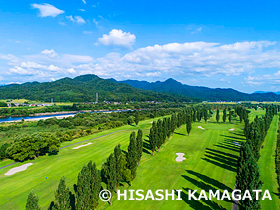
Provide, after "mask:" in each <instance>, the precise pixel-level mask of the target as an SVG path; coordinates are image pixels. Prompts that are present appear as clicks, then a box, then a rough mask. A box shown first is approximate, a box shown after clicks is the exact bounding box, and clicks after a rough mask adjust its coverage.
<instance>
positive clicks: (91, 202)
mask: <svg viewBox="0 0 280 210" xmlns="http://www.w3.org/2000/svg"><path fill="white" fill-rule="evenodd" d="M142 136H143V133H142V130H138V133H137V137H136V135H135V132H132V133H131V135H130V143H129V146H128V151H127V153H126V154H124V153H123V152H122V150H121V145H120V144H119V145H117V146H116V147H115V149H114V152H113V153H112V154H111V155H110V156H109V157H108V158H107V160H106V162H105V163H104V164H103V165H102V169H101V171H99V170H98V169H97V168H96V164H95V163H92V161H90V162H89V163H88V164H87V165H84V166H83V168H82V170H81V171H80V173H79V175H78V180H77V184H75V187H74V189H75V193H72V192H71V191H70V190H69V188H68V187H67V186H66V184H65V177H62V178H61V179H60V182H59V185H58V188H57V190H56V191H55V193H54V194H55V201H52V202H51V204H50V207H49V209H53V210H54V209H80V210H83V209H84V210H86V209H96V208H97V206H98V203H99V193H100V191H101V190H102V185H101V183H102V182H104V183H105V184H106V186H107V190H109V191H110V192H111V194H112V196H111V199H110V205H112V197H113V194H114V192H115V191H116V190H117V189H118V187H119V185H120V183H121V182H127V183H129V184H130V185H132V180H133V179H134V178H135V177H136V170H137V167H138V165H139V162H140V160H141V157H142V150H143V140H142ZM38 202H39V198H38V197H37V196H36V195H35V194H34V192H33V191H31V192H30V193H29V196H28V199H27V203H26V210H39V209H40V207H39V204H38Z"/></svg>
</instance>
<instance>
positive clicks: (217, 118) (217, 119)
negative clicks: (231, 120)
mask: <svg viewBox="0 0 280 210" xmlns="http://www.w3.org/2000/svg"><path fill="white" fill-rule="evenodd" d="M219 112H220V111H219V109H217V113H216V121H217V122H219V120H220V113H219Z"/></svg>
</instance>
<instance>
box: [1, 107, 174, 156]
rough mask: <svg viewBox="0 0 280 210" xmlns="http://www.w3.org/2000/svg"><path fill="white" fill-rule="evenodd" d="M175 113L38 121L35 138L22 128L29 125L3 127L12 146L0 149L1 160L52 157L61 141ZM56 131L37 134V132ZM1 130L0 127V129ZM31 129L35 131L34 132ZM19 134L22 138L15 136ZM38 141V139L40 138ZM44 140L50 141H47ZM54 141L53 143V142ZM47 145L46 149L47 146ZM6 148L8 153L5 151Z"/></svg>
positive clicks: (92, 115)
mask: <svg viewBox="0 0 280 210" xmlns="http://www.w3.org/2000/svg"><path fill="white" fill-rule="evenodd" d="M176 110H177V109H160V110H142V111H139V112H138V111H129V112H116V113H78V114H77V115H75V116H74V117H68V118H65V119H57V118H50V119H46V120H40V121H38V122H37V124H36V125H34V123H31V124H30V126H33V127H34V126H35V128H36V130H37V132H36V133H34V134H29V133H27V132H26V133H25V130H24V129H25V127H24V125H29V124H28V123H18V124H13V125H10V126H5V127H4V126H3V127H2V128H3V130H6V131H7V130H9V129H12V130H13V131H14V132H13V135H14V136H13V137H12V138H13V142H12V143H11V145H8V144H6V143H4V144H2V146H0V157H1V159H4V158H7V157H8V158H11V159H13V160H17V161H23V160H26V159H32V158H36V157H37V156H39V155H44V154H54V153H57V152H59V146H60V144H61V143H62V142H64V141H72V140H73V139H75V138H79V137H83V136H87V135H90V134H93V133H96V132H98V131H101V130H105V129H111V128H116V127H120V126H122V125H126V124H132V123H134V122H135V120H136V119H137V123H138V121H139V120H144V119H148V118H154V117H156V116H164V115H168V114H170V113H173V112H175V111H176ZM49 127H53V128H54V129H52V130H58V129H56V128H60V129H59V131H55V132H52V134H51V135H50V132H40V130H48V128H49ZM0 128H1V127H0ZM33 129H34V128H33ZM19 133H21V135H18V134H19ZM39 137H40V138H39ZM47 138H50V139H49V140H48V139H47ZM54 139H55V140H54ZM46 145H47V146H46ZM7 148H8V149H7Z"/></svg>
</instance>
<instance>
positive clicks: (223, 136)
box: [0, 111, 274, 210]
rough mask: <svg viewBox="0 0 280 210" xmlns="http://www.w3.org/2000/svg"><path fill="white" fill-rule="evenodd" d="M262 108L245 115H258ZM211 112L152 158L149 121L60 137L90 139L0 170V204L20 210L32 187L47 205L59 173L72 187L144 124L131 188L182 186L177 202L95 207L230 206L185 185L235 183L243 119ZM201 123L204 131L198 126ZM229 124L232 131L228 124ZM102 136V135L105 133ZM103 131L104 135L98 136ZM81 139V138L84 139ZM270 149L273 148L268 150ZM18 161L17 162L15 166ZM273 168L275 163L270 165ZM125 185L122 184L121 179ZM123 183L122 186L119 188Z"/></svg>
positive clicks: (124, 146)
mask: <svg viewBox="0 0 280 210" xmlns="http://www.w3.org/2000/svg"><path fill="white" fill-rule="evenodd" d="M261 113H262V112H261V111H259V112H257V113H254V111H253V112H252V113H251V114H250V115H256V114H258V115H261ZM214 118H215V114H214V115H213V117H212V119H211V120H210V122H207V123H204V122H201V123H194V124H193V125H192V127H193V129H192V131H191V134H190V136H187V135H186V128H185V126H182V127H181V128H180V129H177V130H176V132H175V133H174V135H173V137H171V139H170V140H169V141H168V142H167V143H166V144H165V146H164V147H163V148H161V150H160V152H159V153H157V154H156V155H155V156H154V157H152V156H151V154H150V151H149V149H148V148H147V143H148V142H147V136H146V135H147V134H148V133H149V128H150V126H151V123H150V122H151V121H152V120H147V121H143V122H140V123H139V126H138V127H134V126H123V127H120V128H117V129H112V130H107V131H104V132H101V133H98V134H94V135H91V136H87V137H83V138H80V139H76V140H74V141H72V142H65V143H63V145H62V146H66V145H69V144H72V143H74V142H80V141H82V140H87V139H92V138H96V137H100V138H97V139H94V140H91V142H92V143H93V144H91V145H90V146H87V147H83V148H80V149H78V150H73V149H72V148H73V147H75V146H77V145H75V146H70V147H67V148H65V149H62V150H61V151H60V152H59V154H58V155H57V156H44V157H39V158H38V159H37V160H32V161H28V162H32V163H34V164H33V165H32V166H30V167H29V168H28V169H27V170H26V171H24V172H19V173H17V174H15V175H12V176H5V175H4V174H5V173H6V172H7V171H8V170H9V169H11V168H12V167H14V166H11V167H9V168H5V169H2V170H0V183H1V186H0V191H1V194H0V206H1V208H2V209H7V210H9V209H24V206H25V203H26V199H27V196H28V193H29V192H30V191H31V190H32V189H33V190H34V192H35V193H36V194H38V196H39V198H40V205H41V206H42V209H47V208H48V206H49V204H50V202H51V201H52V200H53V199H54V191H55V189H56V188H57V185H58V182H59V179H60V177H61V176H65V177H66V179H67V184H68V186H70V189H71V190H72V191H73V184H75V183H76V181H77V176H78V173H79V171H80V170H81V168H82V166H83V165H84V164H86V163H87V162H88V161H89V160H93V161H94V162H96V164H97V166H98V168H101V165H102V163H103V162H104V161H105V160H106V158H107V157H108V156H109V154H110V153H111V152H113V148H114V147H115V146H116V145H117V144H118V143H120V144H121V145H122V149H123V150H127V146H128V143H129V135H130V133H131V131H132V130H136V129H138V128H141V129H143V131H144V134H145V143H144V148H145V149H144V153H143V158H142V160H141V163H140V166H139V168H138V171H137V174H138V175H137V177H136V179H135V180H134V181H133V187H130V189H143V190H148V189H152V190H156V189H168V190H172V189H182V190H183V193H182V195H183V196H182V197H183V200H182V201H171V200H169V201H160V202H159V201H151V200H148V201H123V200H122V201H118V200H117V199H116V196H115V197H114V200H113V206H112V207H110V206H109V205H108V203H104V202H101V201H100V204H99V207H98V209H118V210H119V209H120V210H122V209H140V210H141V209H143V210H146V209H154V210H157V209H199V210H200V209H215V210H220V209H231V208H232V202H230V201H215V200H212V201H207V200H201V201H195V200H190V201H189V200H188V199H187V191H188V189H191V190H197V191H198V192H200V191H201V190H202V189H204V190H206V191H208V190H209V189H213V190H217V189H220V190H222V191H223V190H225V189H227V190H229V191H231V190H232V189H233V187H234V185H235V176H236V174H235V170H236V163H237V158H238V155H239V152H238V150H239V147H237V146H236V145H235V144H234V143H233V142H242V141H244V136H243V135H242V129H241V128H242V127H243V126H244V125H243V124H240V123H238V122H236V121H233V123H231V124H230V123H225V124H224V123H216V122H215V121H214ZM198 126H202V127H203V128H205V130H202V129H200V128H198ZM231 128H234V129H235V130H234V131H229V129H231ZM106 134H108V135H107V136H103V135H106ZM102 136H103V137H102ZM83 144H85V143H83ZM177 152H183V153H185V157H186V158H187V159H186V160H184V161H183V162H176V161H175V158H176V153H177ZM273 154H274V153H273ZM19 165H21V164H18V165H16V166H19ZM271 171H273V172H274V168H272V169H271ZM124 187H127V184H125V186H124ZM124 187H122V188H121V189H124Z"/></svg>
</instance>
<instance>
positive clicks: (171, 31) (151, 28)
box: [0, 0, 280, 92]
mask: <svg viewBox="0 0 280 210" xmlns="http://www.w3.org/2000/svg"><path fill="white" fill-rule="evenodd" d="M279 6H280V2H279V1H266V2H264V1H256V0H255V1H251V0H250V1H239V0H237V1H215V0H212V1H202V0H200V1H176V0H173V1H163V0H162V1H146V0H142V1H123V0H119V1H113V0H100V1H98V0H97V1H96V0H84V1H83V0H71V1H69V0H68V1H66V0H60V1H54V0H47V1H46V0H44V1H40V0H38V1H36V0H35V1H29V0H24V1H22V0H10V1H1V2H0V20H1V21H0V84H9V83H15V82H16V83H23V82H28V81H52V80H56V79H60V78H63V77H66V76H67V77H71V78H73V77H75V76H78V75H81V74H89V73H92V74H96V75H98V76H100V77H102V78H111V77H113V78H115V79H117V80H125V79H138V80H147V81H157V80H160V81H163V80H166V79H168V78H170V77H172V78H174V79H176V80H178V81H180V82H182V83H184V84H189V85H197V86H208V87H214V88H216V87H220V88H234V89H237V90H240V91H243V92H254V91H257V90H263V91H280V45H279V39H280V24H279V22H280V13H279V12H278V11H279Z"/></svg>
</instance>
